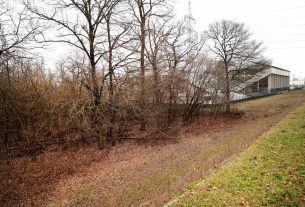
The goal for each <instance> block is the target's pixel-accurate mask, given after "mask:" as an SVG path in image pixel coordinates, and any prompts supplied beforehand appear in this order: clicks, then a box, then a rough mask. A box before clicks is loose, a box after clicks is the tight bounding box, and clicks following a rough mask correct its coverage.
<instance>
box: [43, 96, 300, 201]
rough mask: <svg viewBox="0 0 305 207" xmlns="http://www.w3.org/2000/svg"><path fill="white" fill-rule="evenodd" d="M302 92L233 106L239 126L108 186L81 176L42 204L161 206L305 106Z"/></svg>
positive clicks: (174, 149)
mask: <svg viewBox="0 0 305 207" xmlns="http://www.w3.org/2000/svg"><path fill="white" fill-rule="evenodd" d="M304 94H305V91H299V92H293V93H287V94H282V95H277V96H272V97H267V98H262V99H258V100H253V101H249V102H244V103H238V104H236V107H238V108H239V109H241V110H243V111H246V116H245V117H244V118H243V120H242V123H241V124H237V125H233V126H231V127H229V128H228V127H223V126H220V127H219V131H218V132H217V133H212V134H206V135H204V134H203V135H202V134H199V135H198V137H192V138H190V139H184V140H182V141H181V142H179V143H177V144H173V145H170V146H164V147H163V148H160V151H158V152H156V153H152V154H149V156H150V159H149V160H145V164H143V165H142V164H141V165H140V164H139V165H137V166H134V167H130V166H126V169H124V168H123V169H122V170H116V171H115V172H116V173H117V174H118V175H120V176H121V177H122V180H118V181H117V179H112V180H111V183H109V179H108V178H107V177H105V176H98V174H101V172H99V171H96V175H92V176H91V177H92V179H91V178H89V179H86V178H85V179H84V180H83V181H82V182H81V185H80V186H79V185H76V186H69V188H68V190H67V191H64V192H63V193H60V194H57V195H55V196H54V197H53V198H51V200H50V201H49V202H48V203H47V206H139V205H142V206H160V205H162V204H164V203H165V202H167V201H168V200H169V199H170V198H172V197H173V196H175V195H176V193H177V192H181V191H185V190H187V189H188V188H185V186H187V185H188V183H190V182H192V181H193V180H195V179H198V178H200V177H204V176H206V175H207V172H209V171H211V170H213V169H214V167H216V166H218V165H219V164H221V163H222V162H223V161H224V160H226V159H227V158H228V157H230V156H231V155H233V154H235V153H237V152H239V151H240V150H242V149H244V148H245V147H246V146H248V145H249V144H251V143H252V142H253V140H255V139H256V138H257V137H258V136H259V135H260V134H261V133H263V132H265V131H267V130H268V129H269V128H270V127H272V126H273V125H274V124H276V123H277V122H278V121H279V120H281V119H282V118H283V117H284V116H285V115H286V114H288V113H289V112H290V111H291V110H293V109H295V108H296V107H297V106H298V105H300V103H304V102H305V96H304ZM248 114H249V115H248ZM186 146H187V147H186ZM143 153H145V154H146V152H145V151H143ZM139 156H140V157H142V155H139ZM128 162H132V160H130V161H128ZM143 163H144V162H143ZM110 173H112V172H110ZM72 180H73V178H72ZM68 183H69V182H68ZM63 185H65V184H63ZM182 189H184V190H182Z"/></svg>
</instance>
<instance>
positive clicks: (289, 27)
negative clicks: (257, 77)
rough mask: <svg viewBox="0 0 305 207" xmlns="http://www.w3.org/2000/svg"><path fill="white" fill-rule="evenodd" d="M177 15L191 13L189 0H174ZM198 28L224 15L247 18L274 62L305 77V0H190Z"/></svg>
mask: <svg viewBox="0 0 305 207" xmlns="http://www.w3.org/2000/svg"><path fill="white" fill-rule="evenodd" d="M175 1H176V3H175V5H176V6H175V11H176V14H177V16H178V17H183V16H184V15H185V14H187V13H188V2H189V1H188V0H175ZM190 2H191V11H192V15H193V17H194V18H195V20H196V25H195V28H196V30H198V31H199V32H201V31H203V30H206V29H207V28H208V25H209V24H210V23H212V22H215V21H217V20H221V19H229V20H235V21H238V22H244V23H245V24H246V25H247V26H248V27H249V28H250V30H251V32H252V33H253V37H254V38H255V39H257V40H261V41H263V42H264V46H265V47H266V51H265V54H266V56H267V57H268V58H271V59H272V60H273V65H274V66H278V67H281V68H284V69H287V70H290V71H291V76H292V75H295V76H296V77H298V78H299V77H302V78H304V77H305V64H304V61H305V0H190Z"/></svg>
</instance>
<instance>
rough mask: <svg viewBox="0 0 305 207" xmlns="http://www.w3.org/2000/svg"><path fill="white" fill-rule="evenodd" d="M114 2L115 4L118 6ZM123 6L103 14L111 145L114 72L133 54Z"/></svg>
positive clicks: (113, 111)
mask: <svg viewBox="0 0 305 207" xmlns="http://www.w3.org/2000/svg"><path fill="white" fill-rule="evenodd" d="M118 3H119V1H116V2H115V4H118ZM124 6H127V5H125V4H121V6H120V7H114V8H113V9H111V10H108V11H107V13H106V14H105V21H106V28H105V30H106V31H107V38H106V39H107V41H106V44H105V48H106V50H107V53H106V54H105V56H104V57H105V58H104V59H105V61H106V63H107V64H108V72H109V88H108V92H109V127H108V132H107V137H108V140H110V141H111V144H112V145H115V144H116V141H117V137H116V133H115V125H116V123H115V120H116V110H117V105H118V104H117V103H116V101H115V79H116V77H115V70H116V69H122V68H124V67H125V66H126V65H128V63H130V62H132V58H131V56H132V55H133V54H134V51H133V49H132V47H131V46H130V44H131V42H132V39H131V38H130V36H129V35H128V33H129V32H130V26H131V22H129V21H127V20H126V18H125V16H124V15H122V13H124V11H125V8H124Z"/></svg>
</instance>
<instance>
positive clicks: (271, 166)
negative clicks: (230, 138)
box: [173, 105, 305, 206]
mask: <svg viewBox="0 0 305 207" xmlns="http://www.w3.org/2000/svg"><path fill="white" fill-rule="evenodd" d="M173 206H305V105H303V106H302V107H300V108H298V109H297V110H296V111H294V112H293V113H291V114H290V115H288V116H287V117H286V118H285V119H284V120H282V121H281V122H280V123H279V124H278V125H277V126H276V127H274V128H272V129H271V130H270V131H269V132H268V133H265V134H264V135H263V136H262V137H261V138H260V139H259V140H258V141H257V142H256V143H255V144H253V145H252V146H250V147H249V148H248V149H246V150H245V151H244V152H243V153H241V154H240V156H238V157H237V158H236V159H234V160H233V161H232V162H229V163H228V164H226V165H224V166H223V167H222V168H221V169H220V170H219V171H217V172H215V173H214V174H212V175H211V176H210V177H209V178H207V179H206V180H204V181H203V182H202V183H199V184H198V185H197V186H196V187H195V189H194V190H193V191H191V193H190V194H188V195H187V196H185V197H183V198H181V199H180V200H178V202H177V203H175V204H174V205H173Z"/></svg>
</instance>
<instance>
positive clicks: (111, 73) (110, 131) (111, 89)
mask: <svg viewBox="0 0 305 207" xmlns="http://www.w3.org/2000/svg"><path fill="white" fill-rule="evenodd" d="M109 20H110V17H108V19H107V35H108V47H109V60H108V70H109V123H110V126H109V127H108V133H107V136H108V140H110V141H111V145H112V146H115V145H116V137H115V133H114V130H115V106H114V87H113V76H114V68H113V65H112V44H111V35H110V22H109Z"/></svg>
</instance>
